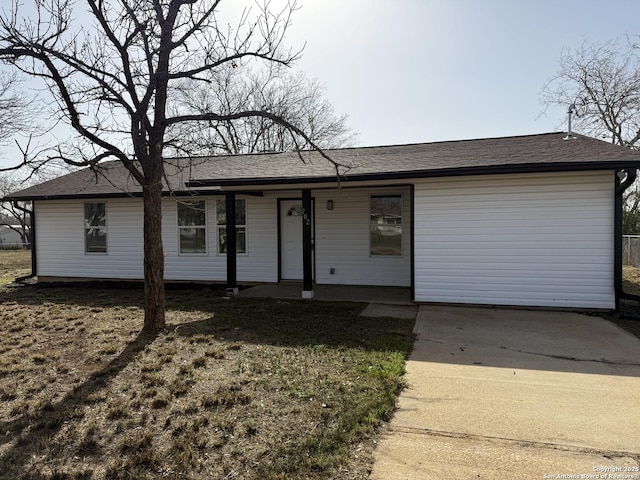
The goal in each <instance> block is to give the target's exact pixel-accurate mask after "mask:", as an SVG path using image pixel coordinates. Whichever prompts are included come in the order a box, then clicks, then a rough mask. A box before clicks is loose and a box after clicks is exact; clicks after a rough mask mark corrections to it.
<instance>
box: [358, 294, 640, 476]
mask: <svg viewBox="0 0 640 480" xmlns="http://www.w3.org/2000/svg"><path fill="white" fill-rule="evenodd" d="M415 332H416V334H417V340H416V343H415V346H414V351H413V353H412V354H411V357H410V359H409V361H408V362H407V376H406V379H407V382H408V384H409V387H408V388H407V389H406V390H405V391H404V392H403V393H402V394H401V396H400V400H399V409H398V411H397V412H396V414H395V415H394V418H393V420H392V421H391V423H390V425H389V427H388V430H387V432H386V434H385V435H384V437H383V439H382V441H381V442H380V444H379V446H378V448H377V450H376V462H375V465H374V469H373V472H372V476H371V478H372V479H374V480H386V479H394V480H396V479H420V480H425V479H443V478H447V479H471V478H473V479H477V478H482V479H507V478H522V479H561V478H598V479H627V480H629V479H634V480H640V469H639V466H640V463H639V460H640V340H638V339H637V338H636V337H634V336H632V335H631V334H629V333H627V332H625V331H623V330H622V329H620V328H618V327H617V326H615V325H614V324H612V323H610V322H608V321H606V320H603V319H601V318H598V317H592V316H587V315H580V314H575V313H565V312H562V313H558V312H543V311H524V310H506V309H489V308H466V307H448V306H447V307H439V306H421V307H420V311H419V313H418V318H417V321H416V327H415ZM625 475H626V476H625Z"/></svg>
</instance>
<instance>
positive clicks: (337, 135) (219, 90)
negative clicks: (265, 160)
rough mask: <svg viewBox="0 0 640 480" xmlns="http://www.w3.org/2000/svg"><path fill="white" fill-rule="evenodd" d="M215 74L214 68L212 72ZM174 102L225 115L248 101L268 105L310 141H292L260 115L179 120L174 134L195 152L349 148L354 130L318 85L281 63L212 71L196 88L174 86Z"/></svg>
mask: <svg viewBox="0 0 640 480" xmlns="http://www.w3.org/2000/svg"><path fill="white" fill-rule="evenodd" d="M216 73H217V72H216ZM177 93H178V95H177V98H178V100H179V101H177V102H176V105H178V106H183V108H187V109H189V110H192V111H200V112H202V113H205V112H207V111H218V112H225V113H226V114H228V115H230V114H232V113H233V112H236V111H239V110H241V109H243V108H247V106H250V107H251V109H254V110H260V109H264V108H269V111H270V112H271V113H274V114H276V115H278V116H280V117H282V118H284V119H286V120H287V121H288V122H290V123H292V124H294V125H297V126H298V127H299V128H301V129H302V130H303V131H304V132H305V133H306V134H307V136H308V138H309V139H310V140H311V142H313V143H308V142H306V141H305V142H303V143H298V142H296V141H295V139H293V138H292V137H291V135H290V133H289V131H288V129H287V128H286V127H285V126H283V125H282V124H278V123H274V122H272V121H270V120H269V119H266V118H263V117H247V118H244V119H242V120H241V121H239V122H238V121H236V122H231V121H210V122H201V123H197V124H191V125H183V126H182V132H181V134H180V136H181V137H183V138H185V137H186V138H188V139H189V140H188V142H187V143H188V144H189V145H190V146H192V148H195V149H196V150H197V151H198V153H200V154H201V155H217V154H242V153H263V152H284V151H292V150H296V149H300V148H312V147H313V145H314V144H315V145H317V146H319V147H320V148H322V149H328V148H339V147H349V146H352V145H353V144H354V143H355V140H356V137H357V135H356V133H355V132H353V131H352V130H351V129H350V128H349V127H348V126H347V116H346V115H342V116H338V115H336V113H335V111H334V109H333V106H332V105H331V103H330V102H329V101H328V100H327V99H326V98H325V90H324V87H323V85H322V84H321V83H320V82H319V81H318V80H317V79H308V78H307V77H306V76H305V74H304V73H303V72H298V73H297V74H292V73H290V72H289V71H286V70H285V69H283V68H282V67H279V66H277V67H275V68H269V69H266V70H265V69H263V70H260V71H257V72H256V71H250V72H247V71H246V69H241V68H231V69H228V71H227V72H226V75H224V76H221V75H217V76H213V77H212V78H210V79H209V81H208V82H207V83H203V84H201V85H200V86H199V88H196V89H193V88H183V89H178V91H177Z"/></svg>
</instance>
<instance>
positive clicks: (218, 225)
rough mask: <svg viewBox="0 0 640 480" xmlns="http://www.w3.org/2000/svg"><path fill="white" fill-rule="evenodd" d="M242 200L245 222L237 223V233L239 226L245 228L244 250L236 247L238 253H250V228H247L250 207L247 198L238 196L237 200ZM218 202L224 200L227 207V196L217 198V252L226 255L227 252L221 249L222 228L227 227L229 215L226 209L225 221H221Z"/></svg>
mask: <svg viewBox="0 0 640 480" xmlns="http://www.w3.org/2000/svg"><path fill="white" fill-rule="evenodd" d="M238 201H241V202H243V203H244V223H243V224H241V223H236V234H237V232H238V228H244V252H239V251H238V249H237V248H236V255H243V256H244V255H248V254H249V235H248V231H249V229H248V228H247V225H248V224H249V211H248V210H249V209H248V202H247V199H246V198H236V202H238ZM218 202H224V204H225V207H226V202H227V200H226V198H217V199H216V252H217V253H218V255H226V254H227V252H222V251H221V249H220V229H221V228H225V229H226V228H227V223H226V222H227V217H226V209H225V216H224V221H225V223H223V224H221V223H219V217H218ZM236 247H237V243H236Z"/></svg>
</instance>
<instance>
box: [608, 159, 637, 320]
mask: <svg viewBox="0 0 640 480" xmlns="http://www.w3.org/2000/svg"><path fill="white" fill-rule="evenodd" d="M623 172H624V173H626V176H625V177H623V178H624V180H622V179H621V178H620V176H619V175H620V174H621V173H623ZM637 173H638V172H637V170H636V169H635V168H628V169H625V170H617V171H616V174H615V182H616V191H615V206H614V255H613V257H614V259H613V261H614V264H613V287H614V290H615V297H616V300H615V302H616V312H619V311H620V299H621V298H624V299H627V300H633V301H635V302H640V296H638V295H633V294H631V293H626V292H624V291H623V289H622V195H623V193H624V191H625V190H626V189H627V188H629V187H630V186H631V184H632V183H633V182H634V181H635V180H636V176H637Z"/></svg>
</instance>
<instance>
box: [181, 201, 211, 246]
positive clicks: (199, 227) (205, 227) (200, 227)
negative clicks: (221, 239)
mask: <svg viewBox="0 0 640 480" xmlns="http://www.w3.org/2000/svg"><path fill="white" fill-rule="evenodd" d="M186 202H204V225H180V212H179V210H180V209H179V208H178V205H179V204H180V203H186ZM208 227H209V215H208V211H207V200H206V199H204V198H198V199H188V200H185V199H180V198H178V199H176V234H177V235H178V238H177V242H178V243H177V244H178V256H184V257H206V256H208V255H209V241H208V237H209V235H208ZM187 228H192V229H196V230H204V252H183V251H182V245H181V243H180V230H182V229H187Z"/></svg>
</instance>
